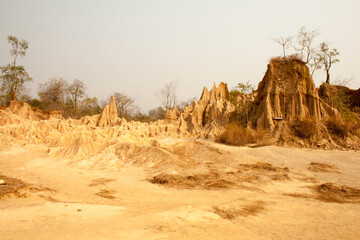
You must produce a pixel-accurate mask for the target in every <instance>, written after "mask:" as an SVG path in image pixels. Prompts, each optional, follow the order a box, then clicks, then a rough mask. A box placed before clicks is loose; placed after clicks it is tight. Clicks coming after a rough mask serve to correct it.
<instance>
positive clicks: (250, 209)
mask: <svg viewBox="0 0 360 240" xmlns="http://www.w3.org/2000/svg"><path fill="white" fill-rule="evenodd" d="M264 205H265V203H264V202H262V201H255V202H253V203H250V204H247V205H244V206H241V207H240V208H239V207H236V206H214V207H213V210H214V213H216V214H217V215H219V216H220V217H222V218H224V219H228V220H232V219H235V218H236V217H238V216H244V217H247V216H250V215H256V214H258V213H260V212H261V211H263V210H264Z"/></svg>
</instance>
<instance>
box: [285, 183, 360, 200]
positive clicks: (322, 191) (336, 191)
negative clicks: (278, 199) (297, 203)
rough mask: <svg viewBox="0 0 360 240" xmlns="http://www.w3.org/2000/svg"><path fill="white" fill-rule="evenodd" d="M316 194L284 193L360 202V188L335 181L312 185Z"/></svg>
mask: <svg viewBox="0 0 360 240" xmlns="http://www.w3.org/2000/svg"><path fill="white" fill-rule="evenodd" d="M310 189H311V190H312V191H313V193H314V194H306V193H284V194H283V195H285V196H290V197H297V198H306V199H316V200H319V201H322V202H330V203H332V202H335V203H360V189H358V188H353V187H348V186H345V185H342V186H338V185H335V184H334V183H329V182H328V183H323V184H319V185H315V186H312V187H310Z"/></svg>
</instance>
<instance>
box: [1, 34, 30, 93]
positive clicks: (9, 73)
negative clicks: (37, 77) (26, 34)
mask: <svg viewBox="0 0 360 240" xmlns="http://www.w3.org/2000/svg"><path fill="white" fill-rule="evenodd" d="M8 42H9V43H10V44H11V45H12V49H11V50H10V55H11V56H14V60H13V62H12V64H8V65H6V66H3V67H0V69H1V76H0V77H1V79H2V90H3V91H5V92H6V93H7V94H8V95H10V99H11V100H16V99H17V96H16V94H17V93H18V91H19V90H20V89H22V88H23V87H24V84H25V82H28V81H32V79H31V78H30V76H29V74H28V73H27V72H26V70H25V67H24V66H21V65H16V60H17V57H18V56H20V57H24V56H25V55H26V50H27V49H28V47H29V43H28V42H27V41H26V40H24V39H22V40H19V39H18V38H17V37H14V36H11V35H10V36H8Z"/></svg>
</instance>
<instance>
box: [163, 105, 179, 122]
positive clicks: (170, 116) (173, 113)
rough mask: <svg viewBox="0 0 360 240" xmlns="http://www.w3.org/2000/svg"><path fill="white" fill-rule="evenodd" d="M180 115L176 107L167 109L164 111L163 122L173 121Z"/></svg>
mask: <svg viewBox="0 0 360 240" xmlns="http://www.w3.org/2000/svg"><path fill="white" fill-rule="evenodd" d="M179 117H180V112H179V110H178V109H177V107H175V108H173V109H169V110H167V111H166V113H165V122H166V123H175V122H176V121H177V120H178V119H179Z"/></svg>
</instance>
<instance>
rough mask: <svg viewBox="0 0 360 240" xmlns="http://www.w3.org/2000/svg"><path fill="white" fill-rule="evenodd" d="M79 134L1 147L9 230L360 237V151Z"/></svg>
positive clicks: (3, 207)
mask: <svg viewBox="0 0 360 240" xmlns="http://www.w3.org/2000/svg"><path fill="white" fill-rule="evenodd" d="M76 141H77V142H76ZM76 141H70V142H69V143H68V144H65V147H61V148H60V147H59V145H56V146H53V147H52V146H51V144H48V145H43V144H37V145H25V146H21V147H20V146H12V147H9V148H8V149H7V150H4V151H2V152H0V175H5V176H7V177H12V178H15V179H21V180H22V181H23V182H24V183H26V184H27V187H24V188H23V189H21V190H19V191H18V192H17V193H16V194H15V193H14V194H7V195H4V196H2V200H0V212H1V214H0V239H360V224H359V222H360V215H359V212H360V204H359V203H360V201H359V199H360V195H359V193H358V192H357V189H359V188H360V175H359V172H360V153H359V152H355V151H337V150H336V151H335V150H332V151H322V150H306V149H293V148H281V147H274V146H267V147H261V148H246V147H230V146H225V145H220V144H217V143H213V142H210V141H204V140H196V139H177V138H156V139H152V140H151V139H130V138H127V139H125V140H119V141H117V142H113V143H111V144H110V143H108V144H105V145H101V144H94V143H93V142H92V140H91V139H88V138H86V137H83V138H78V139H77V140H76ZM323 183H334V184H335V185H336V186H345V185H346V186H348V187H349V188H343V189H340V190H339V191H338V192H336V189H333V190H334V192H326V193H325V194H328V195H321V194H320V193H319V192H317V191H316V189H324V188H320V186H322V185H321V184H323ZM335 185H334V186H335ZM324 186H325V185H324ZM324 186H322V187H324ZM326 186H332V185H326ZM326 186H325V187H326ZM330 190H331V189H330ZM348 193H349V194H350V195H349V194H348Z"/></svg>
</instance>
